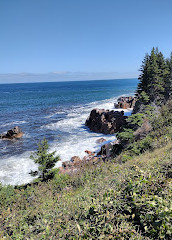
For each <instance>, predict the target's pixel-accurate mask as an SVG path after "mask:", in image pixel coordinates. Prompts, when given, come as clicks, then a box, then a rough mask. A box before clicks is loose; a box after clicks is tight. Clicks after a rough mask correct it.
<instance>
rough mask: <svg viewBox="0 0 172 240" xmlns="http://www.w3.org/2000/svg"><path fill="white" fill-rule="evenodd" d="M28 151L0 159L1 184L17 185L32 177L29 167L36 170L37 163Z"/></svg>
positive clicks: (26, 181)
mask: <svg viewBox="0 0 172 240" xmlns="http://www.w3.org/2000/svg"><path fill="white" fill-rule="evenodd" d="M29 156H30V152H25V153H24V154H22V155H19V156H12V157H8V158H6V159H3V161H0V181H1V182H2V184H11V185H19V184H25V183H28V182H30V181H31V180H32V179H33V177H32V176H31V175H30V174H29V172H30V171H31V169H32V170H33V171H35V170H37V168H38V167H37V165H36V164H35V163H34V162H33V161H32V160H31V159H30V157H29Z"/></svg>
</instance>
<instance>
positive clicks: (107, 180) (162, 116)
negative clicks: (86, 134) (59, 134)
mask: <svg viewBox="0 0 172 240" xmlns="http://www.w3.org/2000/svg"><path fill="white" fill-rule="evenodd" d="M171 79H172V55H171V58H170V59H168V60H165V59H164V57H163V55H162V54H161V53H160V52H158V50H157V49H156V50H155V49H153V50H152V52H151V55H150V56H149V55H146V58H145V60H144V63H143V66H142V70H141V75H140V84H139V85H138V89H137V97H138V99H137V102H136V107H135V110H134V111H135V114H132V115H131V116H130V117H128V119H127V124H126V125H125V128H124V129H123V131H122V132H120V133H118V134H117V138H118V140H119V141H120V144H121V146H122V151H121V150H120V151H119V152H114V151H112V152H113V153H114V156H115V157H114V159H111V160H110V161H107V162H106V163H105V162H103V161H102V162H101V161H97V162H95V163H94V164H92V163H91V162H90V163H89V162H88V163H87V164H85V165H84V166H82V167H80V168H78V169H77V171H76V172H75V174H73V175H72V174H71V175H68V174H59V172H58V171H57V170H56V169H55V170H52V167H53V166H54V165H55V162H56V161H58V157H55V156H54V155H55V152H53V153H49V152H48V144H47V141H46V140H44V141H43V142H41V143H40V144H39V145H38V151H37V152H36V153H35V155H34V156H32V158H33V159H34V161H35V162H36V163H38V164H39V171H40V177H39V178H38V180H37V181H36V182H34V183H32V184H28V185H25V186H18V187H17V186H16V187H15V188H13V187H12V186H4V187H2V186H0V213H1V215H0V226H1V228H0V239H4V240H5V239H12V240H18V239H33V240H38V239H40V240H42V239H69V240H70V239H71V240H76V239H78V240H79V239H89V240H91V239H92V240H97V239H107V240H108V239H109V240H110V239H111V240H115V239H116V240H118V239H120V240H126V239H128V240H129V239H130V240H160V239H166V240H169V239H172V100H171V90H169V89H172V86H171V84H172V81H171ZM167 86H168V87H167Z"/></svg>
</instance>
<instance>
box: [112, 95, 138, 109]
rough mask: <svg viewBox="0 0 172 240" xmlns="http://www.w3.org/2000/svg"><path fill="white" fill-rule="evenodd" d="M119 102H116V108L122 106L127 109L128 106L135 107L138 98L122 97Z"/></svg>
mask: <svg viewBox="0 0 172 240" xmlns="http://www.w3.org/2000/svg"><path fill="white" fill-rule="evenodd" d="M117 102H118V103H115V104H114V106H115V108H122V109H127V108H134V106H135V103H136V98H135V97H131V96H130V97H120V98H118V100H117Z"/></svg>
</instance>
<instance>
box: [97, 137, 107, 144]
mask: <svg viewBox="0 0 172 240" xmlns="http://www.w3.org/2000/svg"><path fill="white" fill-rule="evenodd" d="M103 142H106V139H105V138H99V139H97V140H96V143H103Z"/></svg>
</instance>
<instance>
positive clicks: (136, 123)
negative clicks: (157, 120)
mask: <svg viewBox="0 0 172 240" xmlns="http://www.w3.org/2000/svg"><path fill="white" fill-rule="evenodd" d="M143 118H144V114H142V113H136V114H132V115H131V116H129V117H128V118H127V123H128V126H129V127H131V128H132V129H135V128H136V129H137V128H138V127H141V125H142V124H143Z"/></svg>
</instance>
